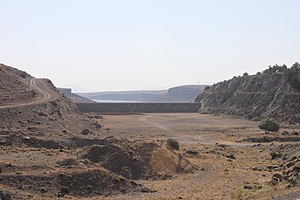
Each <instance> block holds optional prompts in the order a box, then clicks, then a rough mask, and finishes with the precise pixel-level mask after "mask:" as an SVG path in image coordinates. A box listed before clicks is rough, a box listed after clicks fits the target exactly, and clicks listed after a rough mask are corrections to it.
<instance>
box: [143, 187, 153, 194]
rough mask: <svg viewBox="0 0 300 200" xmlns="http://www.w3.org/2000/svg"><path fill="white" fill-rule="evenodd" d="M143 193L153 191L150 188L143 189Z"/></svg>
mask: <svg viewBox="0 0 300 200" xmlns="http://www.w3.org/2000/svg"><path fill="white" fill-rule="evenodd" d="M141 192H142V193H151V192H152V190H150V189H149V188H146V187H143V188H142V189H141Z"/></svg>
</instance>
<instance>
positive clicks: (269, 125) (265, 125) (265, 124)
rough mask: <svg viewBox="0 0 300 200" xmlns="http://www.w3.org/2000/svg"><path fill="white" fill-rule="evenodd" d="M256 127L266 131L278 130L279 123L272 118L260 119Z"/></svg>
mask: <svg viewBox="0 0 300 200" xmlns="http://www.w3.org/2000/svg"><path fill="white" fill-rule="evenodd" d="M258 127H259V128H260V129H262V130H265V131H266V133H269V132H278V131H279V123H278V122H277V121H275V120H274V119H269V118H267V119H264V120H262V121H261V122H260V124H259V125H258Z"/></svg>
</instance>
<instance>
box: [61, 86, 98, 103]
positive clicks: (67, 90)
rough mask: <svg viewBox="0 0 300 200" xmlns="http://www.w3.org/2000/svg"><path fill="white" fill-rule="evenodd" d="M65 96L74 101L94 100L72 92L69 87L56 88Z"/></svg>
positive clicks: (85, 101) (86, 101) (90, 101)
mask: <svg viewBox="0 0 300 200" xmlns="http://www.w3.org/2000/svg"><path fill="white" fill-rule="evenodd" d="M57 89H58V90H59V92H61V93H62V94H63V95H64V96H65V97H67V98H69V99H71V100H72V101H73V102H74V103H93V102H94V101H92V100H90V99H88V98H86V97H83V96H80V95H78V94H74V93H72V89H71V88H57Z"/></svg>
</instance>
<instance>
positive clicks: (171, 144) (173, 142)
mask: <svg viewBox="0 0 300 200" xmlns="http://www.w3.org/2000/svg"><path fill="white" fill-rule="evenodd" d="M167 145H168V146H169V147H171V148H172V149H174V150H177V151H178V150H179V148H180V145H179V142H178V141H177V140H175V139H167Z"/></svg>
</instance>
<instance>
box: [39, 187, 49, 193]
mask: <svg viewBox="0 0 300 200" xmlns="http://www.w3.org/2000/svg"><path fill="white" fill-rule="evenodd" d="M40 192H41V193H42V194H44V193H47V192H48V190H47V188H45V187H41V188H40Z"/></svg>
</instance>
